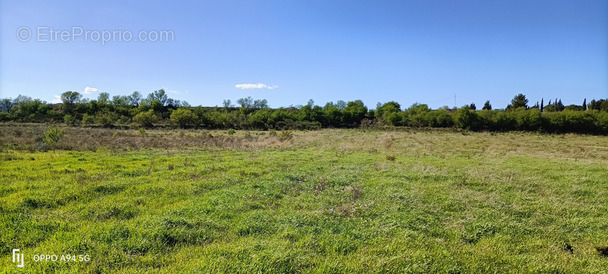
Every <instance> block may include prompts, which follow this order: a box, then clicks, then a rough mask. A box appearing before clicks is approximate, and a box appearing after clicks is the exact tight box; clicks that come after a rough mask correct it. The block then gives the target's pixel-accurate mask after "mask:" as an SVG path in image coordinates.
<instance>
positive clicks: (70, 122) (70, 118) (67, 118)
mask: <svg viewBox="0 0 608 274" xmlns="http://www.w3.org/2000/svg"><path fill="white" fill-rule="evenodd" d="M63 122H64V123H65V124H66V125H67V126H73V125H74V122H76V119H74V116H72V115H70V114H66V115H65V116H63Z"/></svg>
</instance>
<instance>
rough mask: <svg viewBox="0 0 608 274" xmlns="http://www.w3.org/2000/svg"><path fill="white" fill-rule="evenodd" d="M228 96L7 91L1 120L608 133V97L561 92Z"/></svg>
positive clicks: (0, 110) (146, 125)
mask: <svg viewBox="0 0 608 274" xmlns="http://www.w3.org/2000/svg"><path fill="white" fill-rule="evenodd" d="M237 104H238V106H234V105H233V104H232V102H231V101H230V100H224V102H223V106H222V107H202V106H196V107H193V106H190V105H189V104H188V103H187V102H184V101H179V100H175V99H172V98H169V97H168V95H167V93H166V92H165V91H164V90H162V89H160V90H157V91H154V92H152V93H150V94H148V96H147V97H143V96H142V95H141V94H140V93H139V92H133V93H132V94H131V95H118V96H113V97H110V94H108V93H100V94H99V96H98V98H97V99H94V100H88V99H85V98H83V96H82V95H81V94H80V93H78V92H74V91H67V92H64V93H63V94H61V103H58V104H48V103H46V102H44V101H42V100H39V99H32V98H30V97H27V96H22V95H20V96H18V97H17V98H15V99H11V98H5V99H0V121H4V122H6V121H14V122H50V123H65V124H66V125H69V126H98V127H144V128H152V127H180V128H209V129H259V130H267V129H277V130H283V129H320V128H357V127H392V126H408V127H442V128H450V127H455V128H462V129H470V130H491V131H510V130H524V131H541V132H579V133H594V134H607V133H608V99H600V100H597V101H596V100H592V101H590V102H589V103H587V100H586V99H585V100H583V103H582V104H581V105H568V106H564V105H563V103H562V101H561V99H550V100H549V101H548V102H547V104H545V102H544V99H541V101H540V102H536V103H535V104H534V105H532V106H529V101H528V99H527V98H526V96H525V95H523V94H518V95H516V96H515V97H514V98H513V99H512V100H511V103H510V104H509V105H508V106H507V107H506V108H505V109H497V110H496V109H493V108H492V105H491V103H490V101H486V102H485V103H484V105H483V107H482V108H481V110H477V106H476V105H475V104H474V103H472V104H469V105H465V106H463V107H460V108H448V107H443V108H439V109H431V108H429V107H428V105H426V104H418V103H416V104H413V105H412V106H410V107H408V108H404V109H402V107H401V105H400V104H399V103H397V102H394V101H391V102H387V103H384V104H381V103H378V105H377V106H376V108H375V109H369V108H368V107H367V106H366V105H365V104H364V103H363V102H362V101H361V100H355V101H349V102H345V101H342V100H340V101H337V102H336V103H333V102H329V103H326V104H325V105H324V106H319V105H315V103H314V101H312V100H310V101H309V102H308V104H306V105H302V106H296V107H282V108H270V107H269V106H268V101H267V100H265V99H260V100H254V99H252V98H251V97H247V98H241V99H238V100H237Z"/></svg>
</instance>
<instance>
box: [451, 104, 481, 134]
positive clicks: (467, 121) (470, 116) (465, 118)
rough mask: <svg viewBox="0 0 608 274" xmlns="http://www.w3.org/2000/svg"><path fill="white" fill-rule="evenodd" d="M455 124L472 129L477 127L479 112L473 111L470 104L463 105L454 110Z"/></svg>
mask: <svg viewBox="0 0 608 274" xmlns="http://www.w3.org/2000/svg"><path fill="white" fill-rule="evenodd" d="M452 119H453V120H454V125H455V126H457V127H459V128H464V129H471V128H474V127H475V124H476V122H477V114H476V113H475V112H474V111H471V110H470V109H469V107H468V106H464V107H461V108H459V109H457V110H456V112H454V115H453V116H452Z"/></svg>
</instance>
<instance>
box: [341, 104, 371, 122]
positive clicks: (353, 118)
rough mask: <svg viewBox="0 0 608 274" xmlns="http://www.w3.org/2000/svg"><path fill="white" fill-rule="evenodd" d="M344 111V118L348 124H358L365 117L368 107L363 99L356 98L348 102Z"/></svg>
mask: <svg viewBox="0 0 608 274" xmlns="http://www.w3.org/2000/svg"><path fill="white" fill-rule="evenodd" d="M342 112H343V113H344V120H345V122H346V124H347V125H348V126H358V125H359V124H360V123H361V120H363V118H365V114H366V113H367V107H366V106H365V104H363V101H361V100H355V101H351V102H348V104H346V108H344V110H343V111H342Z"/></svg>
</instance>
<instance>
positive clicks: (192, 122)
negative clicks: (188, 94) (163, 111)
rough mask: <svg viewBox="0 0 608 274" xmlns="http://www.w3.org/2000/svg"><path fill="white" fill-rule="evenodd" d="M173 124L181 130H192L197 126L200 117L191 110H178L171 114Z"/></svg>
mask: <svg viewBox="0 0 608 274" xmlns="http://www.w3.org/2000/svg"><path fill="white" fill-rule="evenodd" d="M170 119H171V122H172V123H173V124H174V125H177V126H179V127H181V128H190V127H194V126H196V122H197V121H198V116H197V115H196V114H194V113H193V112H192V111H190V110H189V109H184V108H178V109H177V110H174V111H173V112H171V117H170Z"/></svg>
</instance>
